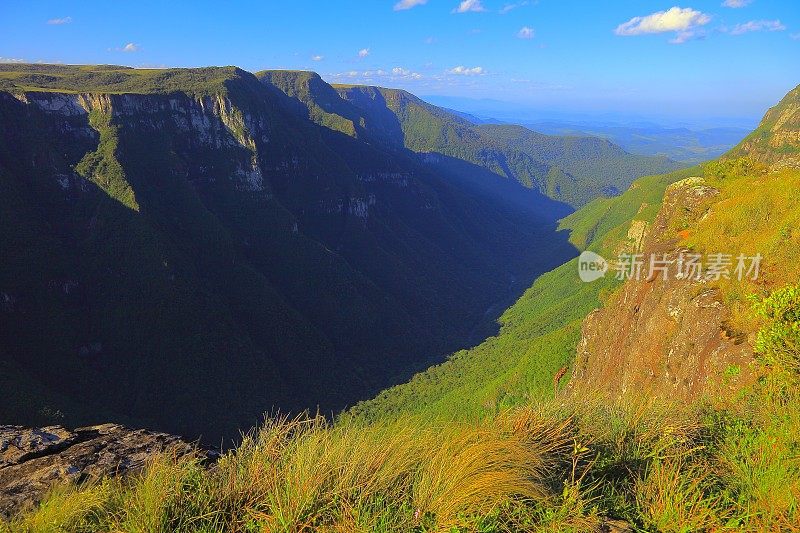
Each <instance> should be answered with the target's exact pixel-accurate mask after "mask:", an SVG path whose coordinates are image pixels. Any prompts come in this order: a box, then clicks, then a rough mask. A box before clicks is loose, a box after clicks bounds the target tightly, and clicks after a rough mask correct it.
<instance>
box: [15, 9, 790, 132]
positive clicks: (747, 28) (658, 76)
mask: <svg viewBox="0 0 800 533" xmlns="http://www.w3.org/2000/svg"><path fill="white" fill-rule="evenodd" d="M0 58H1V59H0V61H12V60H24V61H31V62H34V61H44V62H61V63H113V64H123V65H131V66H142V67H144V66H152V67H162V66H201V65H230V64H233V65H238V66H240V67H242V68H245V69H247V70H251V71H256V70H260V69H265V68H291V69H308V70H315V71H317V72H319V73H320V74H321V75H322V76H323V77H324V78H325V79H327V80H328V81H331V82H341V83H371V84H377V85H384V86H390V87H402V88H406V89H409V90H411V91H412V92H414V93H416V94H420V95H446V96H453V97H461V98H470V99H492V100H499V101H504V102H512V103H514V104H515V105H519V106H521V107H526V108H531V109H555V110H562V111H566V110H570V111H574V112H585V113H605V112H630V113H633V114H639V115H642V116H676V117H678V116H680V117H712V116H713V117H757V116H760V115H761V114H762V113H763V111H764V110H765V109H766V107H768V106H769V105H771V104H773V103H775V102H776V101H777V100H778V99H780V97H781V96H783V95H784V94H785V93H786V92H787V91H788V90H790V89H791V88H792V87H794V86H795V85H797V84H798V83H800V76H799V75H798V74H800V1H798V0H772V1H770V0H752V1H747V0H724V1H723V0H713V1H711V0H709V1H704V0H691V1H687V2H682V3H680V4H675V3H673V2H672V1H666V2H662V1H625V0H608V1H604V2H597V1H591V2H590V1H577V0H572V1H570V0H538V1H535V0H529V1H525V0H427V1H423V0H361V1H355V0H313V1H312V0H291V1H287V0H262V1H259V2H225V3H218V2H206V1H195V2H191V3H189V2H185V3H183V2H169V1H164V0H161V1H157V2H151V1H140V2H135V3H134V2H92V1H83V2H65V1H60V2H47V1H42V2H31V1H25V2H20V1H16V0H3V1H2V5H0Z"/></svg>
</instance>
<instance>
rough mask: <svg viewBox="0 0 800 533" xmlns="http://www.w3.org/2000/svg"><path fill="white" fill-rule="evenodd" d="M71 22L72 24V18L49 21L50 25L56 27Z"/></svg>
mask: <svg viewBox="0 0 800 533" xmlns="http://www.w3.org/2000/svg"><path fill="white" fill-rule="evenodd" d="M70 22H72V17H62V18H55V19H50V20H48V21H47V23H48V24H50V25H54V26H60V25H61V24H69V23H70Z"/></svg>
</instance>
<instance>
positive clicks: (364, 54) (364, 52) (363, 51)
mask: <svg viewBox="0 0 800 533" xmlns="http://www.w3.org/2000/svg"><path fill="white" fill-rule="evenodd" d="M368 55H369V48H362V49H361V50H359V51H358V57H367V56H368Z"/></svg>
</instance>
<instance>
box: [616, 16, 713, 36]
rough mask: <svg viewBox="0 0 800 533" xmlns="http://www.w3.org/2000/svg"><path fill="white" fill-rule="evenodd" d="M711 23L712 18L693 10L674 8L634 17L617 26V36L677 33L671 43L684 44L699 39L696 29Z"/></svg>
mask: <svg viewBox="0 0 800 533" xmlns="http://www.w3.org/2000/svg"><path fill="white" fill-rule="evenodd" d="M709 22H711V17H710V16H709V15H706V14H705V13H701V12H700V11H696V10H694V9H692V8H689V7H686V8H680V7H672V8H670V9H668V10H667V11H658V12H656V13H652V14H650V15H647V16H644V17H633V18H632V19H630V20H629V21H628V22H624V23H622V24H620V25H619V26H617V28H616V29H615V30H614V33H616V34H617V35H624V36H628V35H643V34H646V33H665V32H677V35H676V37H675V38H674V39H672V40H671V41H670V42H671V43H673V44H680V43H684V42H686V41H688V40H690V39H693V38H695V37H697V36H698V35H702V34H699V33H698V32H697V31H696V29H697V28H699V27H700V26H704V25H705V24H708V23H709Z"/></svg>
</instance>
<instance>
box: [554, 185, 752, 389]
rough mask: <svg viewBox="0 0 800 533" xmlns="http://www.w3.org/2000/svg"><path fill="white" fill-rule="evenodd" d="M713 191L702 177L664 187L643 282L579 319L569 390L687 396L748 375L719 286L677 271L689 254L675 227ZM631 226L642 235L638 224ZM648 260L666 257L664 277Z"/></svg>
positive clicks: (746, 349) (742, 341)
mask: <svg viewBox="0 0 800 533" xmlns="http://www.w3.org/2000/svg"><path fill="white" fill-rule="evenodd" d="M717 195H718V191H717V190H716V189H714V188H713V187H710V186H708V185H706V184H705V181H704V180H703V179H702V178H689V179H686V180H682V181H679V182H677V183H674V184H673V185H671V186H670V187H668V189H667V191H666V193H665V196H664V203H663V205H662V208H661V210H660V212H659V214H658V216H657V217H656V219H655V220H654V222H653V224H652V226H651V227H650V228H648V229H647V231H646V236H645V238H644V240H643V242H642V246H641V252H640V253H641V254H642V256H643V258H644V261H645V265H644V267H643V271H642V276H641V279H639V280H636V279H629V280H628V281H626V282H625V283H624V284H623V286H622V287H621V288H620V290H619V291H618V292H617V293H616V294H614V295H613V297H612V300H611V301H610V302H609V303H608V304H607V305H606V306H605V307H603V308H602V309H599V310H596V311H594V312H593V313H591V314H590V315H589V316H588V317H587V318H586V320H585V321H584V324H583V329H582V337H581V341H580V344H579V345H578V353H577V359H576V361H575V367H574V371H573V376H572V380H571V382H570V385H569V387H570V388H571V389H572V390H585V389H590V390H592V389H596V390H601V391H605V392H607V393H610V394H612V395H623V394H628V393H634V394H638V393H652V394H659V395H663V396H666V397H670V398H681V399H692V398H696V397H698V396H700V395H702V394H704V393H711V392H721V391H722V390H725V389H727V388H728V387H730V388H733V387H736V386H739V385H740V384H741V383H743V382H746V381H747V380H749V379H751V378H752V376H751V372H750V368H751V363H752V362H753V355H752V349H751V347H750V344H749V343H748V341H747V338H746V335H744V334H742V333H737V332H734V331H731V330H730V326H729V320H730V314H731V312H730V310H729V308H728V307H727V306H726V305H725V303H724V302H723V298H722V296H721V293H720V290H719V289H718V288H716V287H714V286H713V283H712V282H711V280H710V279H708V278H702V279H694V276H688V275H681V274H680V271H679V268H680V257H681V256H682V255H683V256H684V257H686V255H687V254H689V253H690V252H689V250H687V249H683V248H681V247H680V246H679V235H678V234H677V230H676V229H675V228H676V227H681V226H683V225H685V224H691V223H692V222H693V221H697V220H700V219H701V218H702V217H703V216H704V215H705V213H706V212H707V210H708V208H709V206H710V205H711V203H713V201H714V199H715V198H716V197H717ZM678 222H680V224H678ZM640 226H641V224H640ZM633 230H635V231H633ZM632 231H633V233H635V234H636V235H641V233H642V228H641V227H637V228H632ZM650 257H656V258H657V260H658V261H661V260H666V261H669V262H671V264H670V266H669V270H668V271H667V273H666V279H665V274H664V273H663V272H661V271H659V272H657V273H656V275H649V276H648V274H649V272H648V264H647V261H648V260H649V258H650ZM684 264H685V263H684ZM683 272H685V273H686V272H687V271H686V270H685V268H684V270H683Z"/></svg>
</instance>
